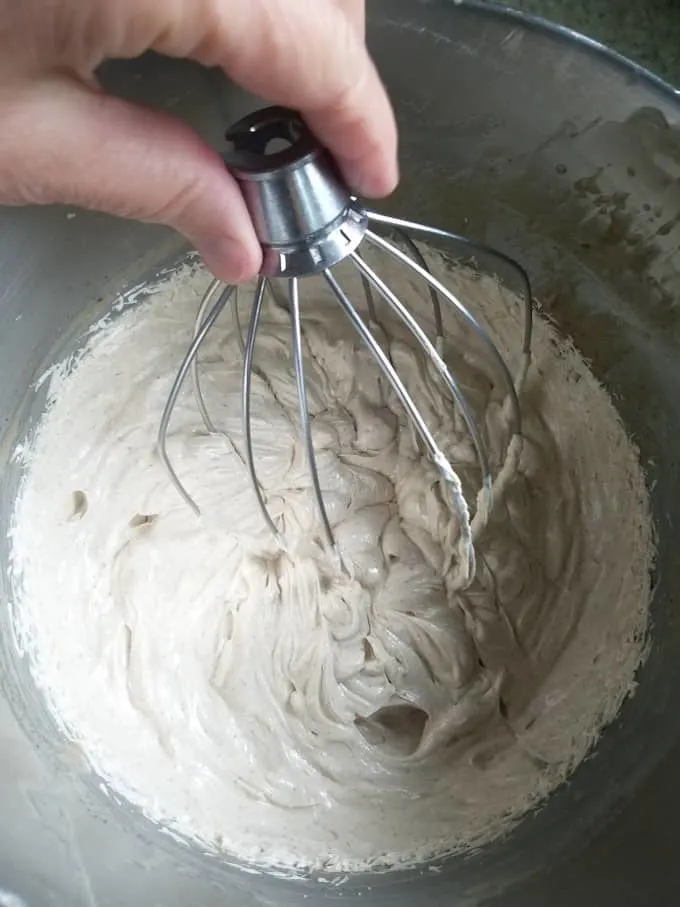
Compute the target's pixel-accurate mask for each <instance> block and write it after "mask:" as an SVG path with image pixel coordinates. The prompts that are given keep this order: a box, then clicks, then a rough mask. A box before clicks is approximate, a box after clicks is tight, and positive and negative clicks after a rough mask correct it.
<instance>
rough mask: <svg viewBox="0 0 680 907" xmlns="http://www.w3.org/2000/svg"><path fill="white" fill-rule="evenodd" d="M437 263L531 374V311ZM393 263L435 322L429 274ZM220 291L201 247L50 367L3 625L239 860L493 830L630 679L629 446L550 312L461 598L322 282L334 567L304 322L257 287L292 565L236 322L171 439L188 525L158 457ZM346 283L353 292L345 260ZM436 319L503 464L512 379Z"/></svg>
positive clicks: (147, 792) (309, 294)
mask: <svg viewBox="0 0 680 907" xmlns="http://www.w3.org/2000/svg"><path fill="white" fill-rule="evenodd" d="M428 261H429V264H430V267H431V268H432V270H433V272H434V273H435V276H437V277H439V278H440V279H441V280H443V281H444V282H445V283H446V284H447V285H448V286H450V287H451V289H452V290H453V291H454V292H455V293H456V294H457V295H459V296H460V297H461V298H462V299H463V300H464V301H465V302H466V304H467V305H468V306H469V307H470V309H471V310H472V311H473V312H474V313H475V314H476V315H478V316H479V317H480V318H481V319H482V321H483V322H485V323H486V324H487V325H489V327H490V330H491V332H492V334H493V336H494V339H495V340H496V342H497V344H498V346H499V348H500V350H501V352H502V353H503V354H504V355H505V356H506V358H507V359H508V360H509V361H510V362H511V363H514V364H517V363H518V358H519V350H520V349H521V344H522V328H523V320H522V319H523V314H522V304H521V303H520V301H519V300H518V299H517V297H515V296H514V295H513V294H512V293H511V292H509V291H508V290H507V289H504V288H503V287H501V286H500V285H499V284H498V282H497V281H496V280H495V279H494V278H492V277H490V276H480V275H478V274H476V273H474V272H473V271H471V270H469V269H466V268H463V267H453V266H450V265H447V264H445V263H444V262H443V261H442V260H441V259H440V258H439V257H437V256H435V255H434V254H428ZM380 268H381V274H382V276H383V278H384V279H385V280H386V282H388V283H389V284H390V285H391V286H392V287H393V289H394V290H395V292H396V293H397V294H398V295H399V296H400V297H401V298H402V299H403V300H404V302H405V303H406V304H407V305H409V306H410V307H411V309H412V310H413V311H414V312H416V313H417V314H418V316H419V318H420V319H421V321H422V323H424V324H427V322H428V318H429V317H430V314H429V313H430V308H429V306H430V303H429V296H428V293H427V291H426V290H424V289H423V288H422V287H419V286H415V285H414V284H413V281H412V280H411V279H409V278H408V275H405V274H404V272H403V270H402V269H400V268H398V267H396V266H395V265H389V264H385V263H381V265H380ZM208 281H209V276H208V275H207V274H206V272H205V271H204V270H202V269H201V268H199V267H196V266H194V265H191V264H189V265H185V266H183V267H181V268H180V269H178V270H177V271H176V272H174V273H173V274H172V275H171V276H170V277H165V278H163V279H162V280H160V281H159V282H158V283H157V284H154V285H153V286H151V287H147V288H146V294H145V298H144V300H143V301H140V302H135V303H134V304H133V303H132V302H131V303H130V304H129V305H126V306H124V307H123V309H122V311H121V312H119V313H117V314H116V315H115V316H112V317H110V318H108V319H106V320H105V321H104V322H103V323H101V324H100V325H98V326H97V328H96V329H95V330H93V331H92V333H91V335H90V336H89V337H88V339H87V342H86V344H85V348H84V350H83V352H82V353H81V354H79V355H78V356H77V357H71V358H70V359H69V360H67V361H66V362H64V363H62V364H61V365H60V366H58V367H55V368H53V369H52V370H51V371H50V373H49V375H48V376H47V377H46V379H45V380H46V381H49V403H48V406H47V408H46V410H45V413H44V415H43V417H42V419H41V421H40V424H39V425H38V428H37V430H36V431H35V433H34V434H33V436H32V437H31V438H29V439H27V440H26V441H25V443H23V444H22V446H21V447H20V448H19V449H18V451H17V456H18V457H19V459H20V462H21V465H22V468H23V480H22V484H21V487H20V491H19V494H18V497H17V500H16V505H15V512H14V519H13V526H12V530H11V542H12V579H13V584H14V590H15V601H14V613H15V622H16V631H17V638H18V640H19V643H20V645H21V647H22V649H23V650H24V651H25V652H26V653H28V655H29V657H30V660H31V665H32V670H33V674H34V677H35V679H36V681H37V683H38V685H39V686H40V688H41V689H42V690H43V691H44V693H45V696H46V699H47V702H48V704H49V707H50V709H51V710H52V711H53V713H54V715H55V716H56V717H57V719H58V721H59V723H60V725H61V727H62V728H63V729H64V732H65V734H66V735H67V736H68V737H69V738H70V739H71V740H73V741H74V742H75V743H76V744H77V745H78V746H79V747H80V749H81V750H82V752H83V753H84V754H85V756H86V758H87V760H88V762H89V764H90V765H91V766H92V768H93V769H94V770H95V771H96V772H97V773H98V774H99V775H100V776H101V778H102V779H103V780H104V781H105V782H106V784H107V785H108V786H109V788H110V789H111V790H112V791H114V792H116V793H117V794H119V795H123V796H124V797H125V798H127V799H128V800H129V801H130V802H132V803H133V804H135V805H137V806H138V807H139V808H141V809H142V810H143V812H144V813H145V814H146V815H147V816H148V817H149V818H150V819H151V820H153V821H155V822H157V823H160V824H161V825H162V826H163V827H166V828H168V829H170V830H172V831H173V832H174V833H176V834H179V835H181V836H184V837H186V838H187V839H188V840H189V841H190V842H192V843H194V844H197V845H198V846H200V847H202V848H203V849H209V850H211V851H216V852H220V853H223V854H225V855H226V856H227V857H228V858H229V859H236V860H237V861H245V862H248V863H251V864H257V865H259V866H261V867H272V868H273V867H276V868H277V869H284V870H288V869H289V870H291V871H305V870H311V869H317V870H318V869H326V870H332V871H335V870H337V871H358V870H363V869H367V868H389V867H394V866H404V865H410V864H414V863H416V862H419V861H422V860H426V859H429V858H432V857H435V856H441V855H443V854H448V853H453V852H462V851H465V850H467V849H469V848H471V847H477V846H479V845H480V844H483V843H485V842H487V841H489V840H491V839H493V838H494V837H497V836H498V835H500V834H502V833H503V832H505V831H507V830H508V828H510V827H511V826H512V824H513V823H514V822H516V821H517V819H518V818H519V817H520V816H521V815H522V814H523V813H525V812H526V811H527V809H529V808H530V807H531V806H533V805H536V804H538V803H539V802H540V801H541V800H542V799H543V798H544V797H545V796H546V795H547V794H548V793H549V792H550V791H551V790H553V789H554V788H555V787H556V786H557V785H558V784H559V783H560V782H562V781H563V780H564V779H565V778H566V777H567V775H568V774H569V773H570V771H571V770H572V769H573V768H574V767H575V766H576V765H577V764H578V763H579V762H580V761H581V760H582V759H583V758H584V756H585V755H586V754H587V752H588V751H589V750H590V748H591V747H592V745H593V743H594V742H595V741H596V740H597V737H598V735H599V734H600V732H601V730H602V728H603V727H604V726H605V725H606V724H607V723H608V722H609V721H610V720H611V719H612V718H613V717H614V716H615V715H616V713H617V711H618V709H619V707H620V705H621V703H622V702H623V700H624V699H625V697H626V696H627V695H628V694H629V693H630V692H631V690H632V689H633V687H634V675H635V670H636V668H637V666H638V665H639V663H640V660H641V659H642V657H643V656H644V651H645V629H646V624H647V617H648V605H649V599H650V584H649V570H650V565H651V563H652V558H653V545H652V529H651V521H650V516H649V509H648V501H647V496H646V490H645V483H644V476H643V474H642V470H641V467H640V464H639V461H638V457H637V453H636V450H635V448H634V446H633V444H632V443H631V441H630V440H629V439H628V437H627V435H626V433H625V431H624V429H623V427H622V425H621V423H620V420H619V418H618V416H617V413H616V411H615V409H614V407H613V405H612V403H611V401H610V399H609V398H608V396H607V394H606V393H605V391H604V390H603V389H602V387H601V386H600V385H599V384H598V382H597V381H596V380H595V378H594V377H593V376H592V374H591V373H590V371H589V370H588V367H587V365H586V363H585V362H584V361H583V359H582V358H581V357H580V355H579V354H578V353H577V352H576V351H575V350H574V349H573V348H572V347H571V345H570V344H568V343H566V342H564V341H563V340H560V339H559V338H558V336H557V334H556V333H555V331H554V330H553V328H552V327H551V326H550V325H549V324H548V322H547V321H546V320H544V319H543V318H541V317H540V316H537V317H536V323H535V331H534V343H533V364H532V366H531V368H530V369H529V372H528V375H527V379H526V382H525V384H524V387H523V389H522V392H521V404H522V411H523V438H524V440H523V445H522V451H521V456H520V458H519V462H518V463H516V464H515V467H514V469H513V474H512V476H511V479H510V480H509V481H508V482H507V483H506V486H505V487H504V489H503V491H502V493H500V494H497V495H496V496H495V498H494V502H493V507H492V510H491V512H490V514H489V515H488V520H487V521H486V524H485V526H484V527H483V528H482V529H481V530H480V531H479V532H478V533H477V538H476V555H477V572H476V576H475V578H474V580H473V582H472V583H471V584H469V585H466V584H461V582H460V570H458V569H457V566H458V565H457V559H458V557H459V555H458V547H457V543H458V541H459V531H458V529H459V527H458V524H457V519H456V516H455V514H454V512H453V511H452V509H451V507H450V506H448V504H447V503H446V498H445V495H443V494H442V489H441V486H440V483H439V481H438V475H437V472H436V470H435V469H434V467H433V466H432V464H431V463H430V461H429V460H428V459H427V458H426V457H425V456H424V455H423V454H422V452H421V450H420V447H419V445H418V443H417V440H416V438H415V436H414V432H413V431H412V429H411V428H410V426H409V424H408V421H407V419H406V416H405V414H404V412H403V410H402V408H401V406H400V405H399V404H398V402H397V401H396V399H395V398H394V396H393V394H391V393H390V392H389V391H388V390H387V388H386V385H385V382H384V380H383V379H382V378H381V376H380V373H379V370H378V368H377V366H376V365H375V363H374V362H373V360H372V358H371V356H370V354H369V352H368V351H367V350H366V349H364V347H363V346H362V344H361V343H360V342H359V340H358V339H357V338H356V336H355V335H354V334H353V332H352V328H351V326H350V325H349V323H348V322H347V320H346V318H345V316H344V314H343V313H342V311H341V310H340V309H339V307H338V306H337V305H336V304H335V303H334V301H333V300H332V298H331V297H330V295H329V291H328V289H327V288H326V287H325V285H324V283H323V281H318V282H316V281H312V282H310V283H309V284H307V283H305V284H304V297H303V299H304V301H303V318H304V347H305V368H306V381H307V393H308V398H309V406H310V411H311V414H312V418H313V434H314V443H315V449H316V451H317V457H318V467H319V472H320V477H321V486H322V488H323V490H324V500H325V502H326V506H327V508H328V511H329V516H330V519H331V522H332V524H333V527H334V533H335V537H336V540H337V543H338V546H339V548H340V550H341V552H342V557H343V560H344V562H345V564H346V566H347V568H348V569H347V571H343V570H340V569H338V566H337V564H336V563H335V562H334V560H333V559H332V558H330V557H329V556H328V555H327V554H326V553H325V552H324V550H323V548H322V546H321V545H320V544H318V530H319V526H318V522H319V521H318V514H317V513H316V511H315V509H314V504H313V497H312V493H311V481H310V477H309V471H308V467H307V463H306V459H305V453H304V445H303V442H302V439H301V436H300V432H299V421H298V401H297V391H296V385H295V376H294V369H293V363H292V351H291V343H290V325H289V320H288V316H287V314H286V313H285V312H284V311H282V310H281V309H280V308H279V307H278V306H277V305H276V304H275V303H274V301H273V300H272V299H269V300H268V301H267V303H266V306H265V310H264V314H263V319H262V325H261V329H260V334H259V335H258V344H257V352H256V370H255V375H254V379H253V440H254V447H255V459H256V463H257V466H258V469H259V476H260V480H261V482H262V485H263V488H264V490H265V493H266V495H267V501H268V505H269V507H270V509H271V512H272V513H273V515H274V517H275V519H276V520H277V521H278V522H279V523H280V525H281V526H282V527H283V529H284V531H285V534H286V538H287V539H290V540H292V547H291V548H290V549H289V553H288V554H282V553H281V552H280V551H279V550H278V549H277V546H276V542H275V540H274V539H273V538H272V536H271V533H270V532H269V530H268V529H267V527H266V525H265V524H264V521H263V519H262V516H261V514H260V512H259V510H258V508H257V506H256V503H255V497H254V493H253V489H252V487H251V485H250V481H249V478H248V474H247V470H246V467H245V465H244V462H243V458H242V456H241V450H242V442H243V439H242V431H241V377H242V376H241V369H242V358H241V351H240V337H239V331H238V330H237V328H236V326H235V321H234V319H233V318H232V317H231V315H230V313H229V312H225V313H223V315H222V316H221V318H220V320H219V321H218V324H217V327H216V328H215V329H214V330H213V331H212V332H211V334H210V335H209V337H208V339H207V341H206V343H205V346H204V348H203V350H202V353H201V357H200V361H201V375H202V389H203V393H204V395H205V398H206V402H207V404H208V407H209V409H210V412H211V415H212V418H213V421H214V423H215V425H216V426H217V427H218V428H219V430H220V431H219V433H215V434H208V433H207V432H206V431H205V430H204V428H203V423H202V422H201V420H200V417H199V413H198V410H197V408H196V405H195V402H194V399H193V396H192V394H191V388H190V382H187V387H186V388H185V389H184V391H183V393H182V395H181V396H180V399H179V403H178V406H177V409H176V411H175V415H174V418H173V421H172V424H171V427H170V435H169V452H170V455H171V457H172V460H173V463H174V465H175V467H176V469H177V472H178V474H179V476H180V478H181V479H182V482H183V483H184V484H185V485H186V487H187V489H188V490H189V491H190V493H191V494H192V495H193V496H194V498H195V499H196V501H197V503H198V505H199V507H200V510H201V515H200V517H197V516H196V515H195V514H193V513H192V512H191V510H190V509H189V508H188V507H187V506H186V504H185V503H184V502H183V501H182V499H181V498H180V496H179V495H178V494H177V491H176V489H175V488H174V487H173V486H172V485H171V483H170V482H169V480H168V477H167V474H166V472H165V470H164V468H163V466H162V464H161V462H160V459H159V456H158V452H157V447H156V434H157V430H158V424H159V419H160V414H161V411H162V409H163V405H164V403H165V400H166V397H167V394H168V391H169V388H170V384H171V383H172V380H173V377H174V374H175V372H176V369H177V367H178V364H179V362H180V360H181V358H182V356H183V355H184V352H185V351H186V348H187V346H188V343H189V342H190V338H191V335H192V331H193V324H194V319H195V316H196V309H197V306H198V303H199V301H200V298H201V296H202V294H203V292H204V291H205V289H206V287H207V284H208ZM343 283H344V285H345V286H346V287H348V288H349V289H350V292H352V294H353V295H354V298H355V299H357V300H360V299H361V296H360V294H361V285H360V282H359V278H358V277H356V276H354V277H353V276H352V275H351V273H348V274H347V275H344V276H343ZM241 309H242V310H243V311H241V313H240V314H241V323H242V324H243V325H247V323H248V317H249V312H248V310H247V307H246V306H245V305H243V304H242V305H241ZM447 314H448V313H447ZM386 317H387V316H386ZM447 320H448V319H447ZM383 327H384V328H385V333H386V335H387V336H388V337H389V338H390V352H391V355H392V358H393V360H394V362H395V365H396V366H397V369H398V371H399V372H400V374H401V375H402V376H403V377H404V379H405V382H406V384H407V386H408V387H409V389H410V390H411V392H412V393H413V394H414V396H415V399H416V402H417V403H418V406H419V407H420V408H421V409H422V411H423V412H424V414H425V415H426V418H427V420H428V424H429V425H430V426H431V427H432V428H433V429H434V430H435V432H436V435H437V439H438V441H439V442H440V443H441V444H442V445H443V447H444V449H445V451H446V452H447V454H448V455H449V457H450V459H451V461H452V463H454V465H455V467H456V469H457V471H458V473H459V475H460V478H461V481H462V485H463V488H464V490H465V493H466V497H467V499H468V500H469V501H471V502H473V503H474V501H475V500H476V494H477V491H478V490H479V483H480V476H479V467H478V465H477V462H476V458H475V452H474V447H473V445H472V442H471V440H470V438H469V436H468V434H467V432H466V430H465V425H464V423H463V422H462V419H461V418H460V414H459V413H458V412H456V411H455V408H454V407H453V406H452V404H451V402H450V400H449V399H448V397H447V396H446V394H445V393H443V391H442V388H441V385H440V382H439V381H438V380H437V378H436V376H435V375H434V373H433V371H432V370H431V369H430V368H429V366H428V364H427V363H426V361H425V358H424V356H423V354H422V352H421V351H420V350H419V348H418V347H417V346H416V345H415V344H414V342H413V341H412V339H411V338H410V337H409V335H407V334H405V333H404V331H403V330H401V329H400V328H399V326H397V325H395V326H392V325H390V324H389V322H388V321H387V320H385V321H383ZM447 327H448V330H449V334H448V337H449V341H448V349H447V351H446V355H447V358H448V359H449V361H450V362H451V364H452V367H453V369H454V372H455V374H456V376H457V378H458V379H459V381H460V383H461V385H462V387H463V388H464V390H465V393H466V395H467V396H468V398H469V399H470V401H471V405H472V406H473V408H474V410H475V412H477V413H478V414H479V416H480V418H481V422H482V426H483V430H484V433H485V437H486V438H487V441H488V446H489V448H490V450H491V452H492V463H493V466H494V471H495V472H498V470H499V469H500V468H501V467H502V464H503V462H504V457H505V453H506V451H507V445H508V441H509V438H510V420H509V414H508V409H507V406H504V401H503V396H502V387H501V386H500V382H499V381H498V376H497V375H495V373H494V371H493V368H492V365H491V363H490V362H489V361H488V360H487V358H485V356H484V355H483V354H482V351H481V350H478V349H476V348H475V345H474V343H472V342H469V338H467V339H465V338H464V337H463V336H462V334H461V333H460V331H461V329H460V328H459V326H458V325H457V322H456V321H455V319H454V318H453V316H452V317H451V321H450V323H448V325H447ZM457 332H458V333H457ZM471 507H472V504H471ZM473 509H474V508H473Z"/></svg>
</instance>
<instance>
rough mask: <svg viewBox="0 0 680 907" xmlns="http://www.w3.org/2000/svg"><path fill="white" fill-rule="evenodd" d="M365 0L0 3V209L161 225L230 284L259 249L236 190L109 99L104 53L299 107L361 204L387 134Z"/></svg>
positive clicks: (175, 124) (212, 157)
mask: <svg viewBox="0 0 680 907" xmlns="http://www.w3.org/2000/svg"><path fill="white" fill-rule="evenodd" d="M363 36H364V0H0V124H2V125H1V129H0V204H9V205H20V204H27V203H46V204H49V203H66V204H76V205H80V206H83V207H86V208H91V209H97V210H102V211H106V212H109V213H111V214H117V215H120V216H124V217H131V218H136V219H139V220H145V221H152V222H157V223H164V224H168V225H169V226H171V227H174V228H175V229H177V230H178V231H180V232H181V233H183V234H184V235H185V236H186V237H187V238H188V239H189V240H190V241H191V242H192V243H193V244H194V245H195V246H196V248H197V249H198V251H199V252H200V253H201V254H202V255H203V257H204V259H205V261H206V263H207V265H208V267H209V268H210V269H211V270H212V271H213V272H214V273H215V274H216V275H217V276H218V277H221V278H222V279H224V280H227V281H238V280H241V279H245V278H248V277H251V276H252V275H253V274H254V273H255V272H256V271H257V270H258V268H259V266H260V262H261V251H260V247H259V245H258V242H257V239H256V237H255V233H254V231H253V227H252V224H251V222H250V218H249V216H248V213H247V210H246V207H245V204H244V201H243V198H242V196H241V193H240V190H239V188H238V186H237V184H236V182H235V181H234V179H233V177H231V175H230V174H229V173H228V172H227V171H226V170H225V168H224V164H223V162H222V160H221V158H220V157H219V155H218V154H217V153H216V152H214V151H213V150H212V149H210V148H209V147H208V146H207V145H205V144H204V143H203V142H202V140H201V139H200V138H199V137H198V136H197V135H196V134H194V132H193V131H192V130H191V129H189V128H188V127H187V126H186V125H184V124H183V123H181V122H179V121H178V120H175V119H174V118H172V117H170V116H167V115H165V114H162V113H158V112H155V111H150V110H147V109H144V108H141V107H139V106H135V105H133V104H130V103H128V102H126V101H122V100H120V99H118V98H114V97H111V96H108V95H106V94H105V93H104V92H103V91H102V89H101V88H100V87H99V85H98V84H97V81H96V77H95V75H94V73H95V70H96V68H97V67H98V66H99V64H100V63H102V62H103V61H104V60H105V59H107V58H133V57H136V56H139V55H140V54H142V53H143V52H145V51H147V50H155V51H158V52H159V53H162V54H166V55H168V56H173V57H187V58H191V59H194V60H197V61H198V62H200V63H203V64H205V65H207V66H219V67H221V68H222V69H223V70H224V71H225V72H226V73H227V74H228V75H229V76H230V77H231V78H232V79H234V81H236V82H238V83H239V84H240V85H241V86H242V87H243V88H245V89H246V90H248V91H251V92H253V93H254V94H257V95H260V96H261V97H263V98H265V99H267V100H268V101H269V102H271V103H275V104H283V105H285V106H288V107H293V108H295V109H297V110H299V111H300V112H301V113H302V115H303V116H304V117H305V119H306V120H307V123H308V124H309V126H310V127H311V129H312V130H313V131H314V132H315V133H316V135H317V136H318V138H319V139H320V140H321V141H322V142H323V143H324V144H325V145H326V146H327V147H328V148H329V149H330V150H331V152H332V153H333V154H334V155H335V157H336V159H337V160H338V163H339V164H340V166H341V168H342V170H343V172H344V174H345V177H346V179H347V180H348V182H349V184H350V185H351V186H352V187H353V189H355V191H357V192H358V193H359V194H362V195H367V196H380V195H386V194H388V193H389V192H390V191H391V190H392V189H393V188H394V186H395V184H396V181H397V164H396V144H397V140H396V129H395V124H394V119H393V114H392V109H391V107H390V104H389V101H388V99H387V96H386V94H385V91H384V89H383V87H382V85H381V83H380V80H379V77H378V75H377V73H376V71H375V69H374V67H373V64H372V63H371V61H370V58H369V56H368V54H367V52H366V49H365V46H364V41H363Z"/></svg>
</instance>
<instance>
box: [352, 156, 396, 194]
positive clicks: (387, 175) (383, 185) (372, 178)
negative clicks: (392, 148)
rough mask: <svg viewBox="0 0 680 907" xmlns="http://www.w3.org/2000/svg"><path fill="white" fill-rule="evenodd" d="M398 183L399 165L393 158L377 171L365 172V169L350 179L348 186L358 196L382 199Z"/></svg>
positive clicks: (392, 190) (373, 169)
mask: <svg viewBox="0 0 680 907" xmlns="http://www.w3.org/2000/svg"><path fill="white" fill-rule="evenodd" d="M398 183H399V164H398V162H397V159H396V158H394V159H393V160H392V161H390V162H388V163H386V164H385V163H383V164H382V165H381V166H380V167H379V168H378V169H375V168H372V169H371V170H367V169H366V168H365V167H364V168H362V169H361V170H358V171H357V172H356V173H355V174H354V178H350V185H351V186H352V187H353V188H354V189H355V191H356V192H357V193H358V194H359V195H364V196H366V197H367V198H384V197H385V196H386V195H390V194H391V193H392V192H394V190H395V189H396V188H397V184H398Z"/></svg>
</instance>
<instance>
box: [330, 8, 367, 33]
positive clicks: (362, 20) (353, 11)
mask: <svg viewBox="0 0 680 907" xmlns="http://www.w3.org/2000/svg"><path fill="white" fill-rule="evenodd" d="M335 2H336V3H337V5H338V6H339V7H340V9H341V10H342V11H343V12H344V14H345V15H346V16H348V18H349V20H350V22H351V23H352V25H353V26H354V27H355V28H356V30H357V34H358V35H359V36H360V38H361V40H362V41H363V40H364V37H365V35H366V2H365V0H335Z"/></svg>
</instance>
